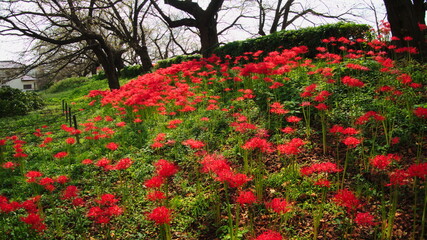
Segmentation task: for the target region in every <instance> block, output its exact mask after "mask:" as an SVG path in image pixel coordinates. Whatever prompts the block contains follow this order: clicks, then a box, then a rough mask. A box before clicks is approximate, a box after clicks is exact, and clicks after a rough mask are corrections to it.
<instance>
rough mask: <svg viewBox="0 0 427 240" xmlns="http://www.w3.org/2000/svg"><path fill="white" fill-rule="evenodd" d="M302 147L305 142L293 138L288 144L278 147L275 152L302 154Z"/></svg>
mask: <svg viewBox="0 0 427 240" xmlns="http://www.w3.org/2000/svg"><path fill="white" fill-rule="evenodd" d="M303 145H305V142H304V141H303V140H302V139H301V138H293V139H291V140H290V141H289V142H288V143H285V144H280V145H278V146H277V150H278V151H279V153H280V154H286V155H297V154H299V153H301V152H302V149H301V148H300V147H301V146H303Z"/></svg>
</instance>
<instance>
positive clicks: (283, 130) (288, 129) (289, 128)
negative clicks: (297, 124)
mask: <svg viewBox="0 0 427 240" xmlns="http://www.w3.org/2000/svg"><path fill="white" fill-rule="evenodd" d="M280 131H281V132H283V133H286V134H291V133H293V132H295V129H293V128H291V127H285V128H282V129H280Z"/></svg>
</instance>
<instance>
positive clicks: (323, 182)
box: [314, 179, 331, 188]
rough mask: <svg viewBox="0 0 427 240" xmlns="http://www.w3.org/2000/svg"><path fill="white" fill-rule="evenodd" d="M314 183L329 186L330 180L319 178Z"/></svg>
mask: <svg viewBox="0 0 427 240" xmlns="http://www.w3.org/2000/svg"><path fill="white" fill-rule="evenodd" d="M314 185H316V186H320V187H326V188H330V187H331V182H330V181H329V180H327V179H319V180H317V181H316V182H315V183H314Z"/></svg>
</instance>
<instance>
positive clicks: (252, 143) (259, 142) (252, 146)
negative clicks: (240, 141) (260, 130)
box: [242, 137, 274, 153]
mask: <svg viewBox="0 0 427 240" xmlns="http://www.w3.org/2000/svg"><path fill="white" fill-rule="evenodd" d="M242 148H243V149H246V150H256V149H259V150H260V151H261V152H263V153H271V152H273V151H274V150H273V144H272V143H270V142H268V141H267V140H265V139H262V138H259V137H254V138H251V139H249V140H248V141H247V142H246V143H245V144H244V145H243V146H242Z"/></svg>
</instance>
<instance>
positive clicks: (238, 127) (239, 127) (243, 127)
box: [230, 122, 258, 133]
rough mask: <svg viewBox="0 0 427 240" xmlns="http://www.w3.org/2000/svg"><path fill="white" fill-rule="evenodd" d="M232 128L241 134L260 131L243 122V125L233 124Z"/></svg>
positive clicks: (252, 125)
mask: <svg viewBox="0 0 427 240" xmlns="http://www.w3.org/2000/svg"><path fill="white" fill-rule="evenodd" d="M230 126H231V127H233V128H234V130H235V131H236V132H241V133H245V132H247V131H248V130H256V129H258V127H257V126H255V125H254V124H250V123H246V122H242V123H237V122H232V123H231V124H230Z"/></svg>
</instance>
